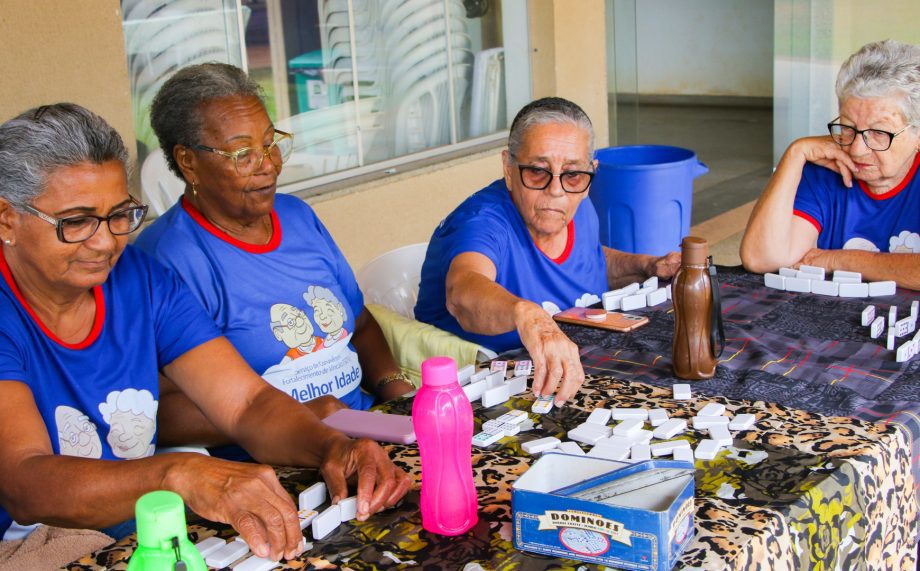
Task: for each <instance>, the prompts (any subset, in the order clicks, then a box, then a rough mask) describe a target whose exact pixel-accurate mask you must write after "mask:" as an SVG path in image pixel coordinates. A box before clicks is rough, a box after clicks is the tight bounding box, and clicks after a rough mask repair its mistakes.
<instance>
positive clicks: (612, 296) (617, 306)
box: [601, 292, 626, 311]
mask: <svg viewBox="0 0 920 571" xmlns="http://www.w3.org/2000/svg"><path fill="white" fill-rule="evenodd" d="M624 297H626V296H625V295H623V294H618V293H614V292H607V293H605V294H604V295H603V296H601V299H602V300H603V302H604V309H605V310H607V311H619V310H621V309H622V308H623V298H624Z"/></svg>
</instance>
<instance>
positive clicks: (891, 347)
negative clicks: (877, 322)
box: [885, 327, 898, 351]
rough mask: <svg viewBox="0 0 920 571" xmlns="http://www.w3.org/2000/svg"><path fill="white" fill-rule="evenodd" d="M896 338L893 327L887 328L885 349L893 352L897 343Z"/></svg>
mask: <svg viewBox="0 0 920 571" xmlns="http://www.w3.org/2000/svg"><path fill="white" fill-rule="evenodd" d="M897 339H898V336H897V335H895V330H894V327H889V328H888V340H887V343H885V348H886V349H888V350H889V351H894V347H895V343H896V342H897Z"/></svg>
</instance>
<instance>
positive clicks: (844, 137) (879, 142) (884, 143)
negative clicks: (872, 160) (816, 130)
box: [827, 117, 910, 151]
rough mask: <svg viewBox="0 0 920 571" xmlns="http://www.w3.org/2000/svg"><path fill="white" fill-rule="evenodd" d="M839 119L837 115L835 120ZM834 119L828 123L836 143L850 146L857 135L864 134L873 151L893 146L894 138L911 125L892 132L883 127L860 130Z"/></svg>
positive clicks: (867, 144) (863, 137) (865, 141)
mask: <svg viewBox="0 0 920 571" xmlns="http://www.w3.org/2000/svg"><path fill="white" fill-rule="evenodd" d="M838 119H840V117H837V119H834V121H837V120H838ZM834 121H831V122H830V123H828V124H827V130H828V131H830V132H831V137H833V138H834V142H835V143H837V144H838V145H840V146H841V147H848V146H850V145H852V144H853V141H855V140H856V135H862V140H863V142H864V143H865V144H866V146H867V147H869V148H870V149H872V150H873V151H887V150H888V149H889V148H890V147H891V142H892V141H894V138H895V137H897V136H898V135H900V134H901V133H903V132H904V131H906V130H907V128H908V127H910V125H907V126H905V127H904V128H903V129H901V130H900V131H898V132H897V133H891V132H889V131H882V130H881V129H861V130H860V129H857V128H856V127H853V126H851V125H844V124H843V123H835V122H834Z"/></svg>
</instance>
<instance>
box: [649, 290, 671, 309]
mask: <svg viewBox="0 0 920 571" xmlns="http://www.w3.org/2000/svg"><path fill="white" fill-rule="evenodd" d="M645 297H646V299H645V303H646V304H647V305H648V306H649V307H655V306H656V305H661V304H662V303H664V302H666V301H667V300H668V292H667V290H666V289H664V288H663V287H661V288H658V289H656V290H655V291H653V292H650V293H649V294H648V295H646V296H645Z"/></svg>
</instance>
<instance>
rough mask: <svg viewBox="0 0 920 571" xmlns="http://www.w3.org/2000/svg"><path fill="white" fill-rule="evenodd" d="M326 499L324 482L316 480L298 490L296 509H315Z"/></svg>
mask: <svg viewBox="0 0 920 571" xmlns="http://www.w3.org/2000/svg"><path fill="white" fill-rule="evenodd" d="M325 501H326V484H324V483H323V482H317V483H315V484H313V485H312V486H310V487H309V488H307V489H306V490H304V491H302V492H300V495H299V496H298V497H297V506H298V509H302V510H312V509H316V508H317V507H318V506H319V505H320V504H321V503H323V502H325Z"/></svg>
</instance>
